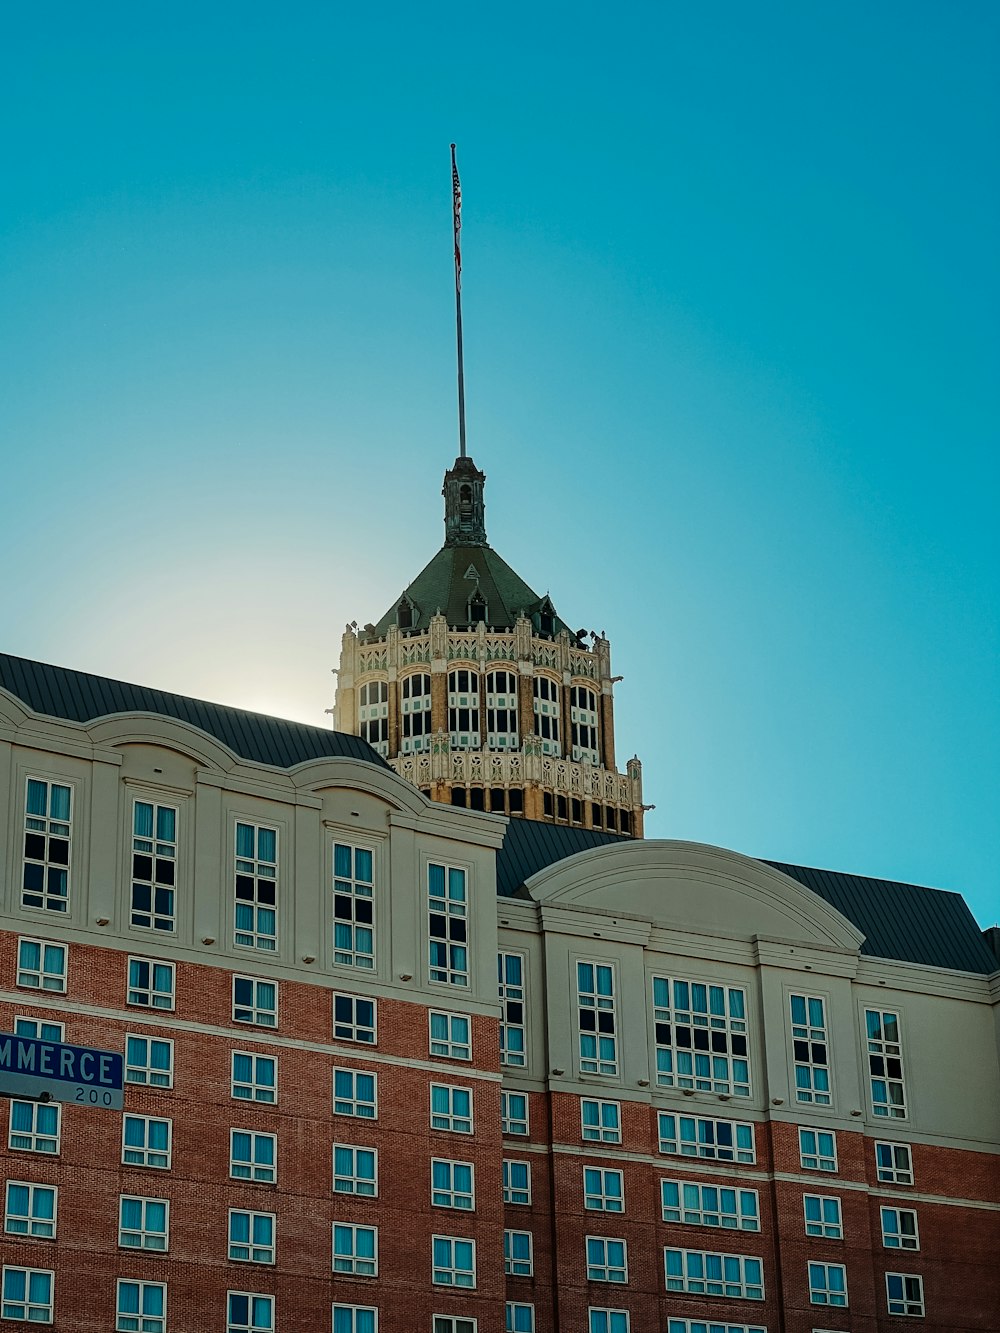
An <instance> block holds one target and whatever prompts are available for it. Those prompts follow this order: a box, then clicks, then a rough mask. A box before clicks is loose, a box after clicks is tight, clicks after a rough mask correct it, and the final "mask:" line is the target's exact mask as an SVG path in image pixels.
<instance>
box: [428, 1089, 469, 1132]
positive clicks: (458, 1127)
mask: <svg viewBox="0 0 1000 1333" xmlns="http://www.w3.org/2000/svg"><path fill="white" fill-rule="evenodd" d="M431 1129H445V1130H448V1131H449V1132H450V1133H452V1134H471V1133H472V1089H471V1088H455V1087H452V1086H451V1084H448V1083H432V1084H431Z"/></svg>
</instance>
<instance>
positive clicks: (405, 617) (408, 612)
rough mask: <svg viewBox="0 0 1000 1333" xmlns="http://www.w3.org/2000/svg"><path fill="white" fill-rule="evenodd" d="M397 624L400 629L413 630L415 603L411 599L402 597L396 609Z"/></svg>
mask: <svg viewBox="0 0 1000 1333" xmlns="http://www.w3.org/2000/svg"><path fill="white" fill-rule="evenodd" d="M396 624H397V625H398V626H399V628H400V629H412V628H413V603H412V602H411V601H410V599H409V597H401V598H400V601H399V605H398V606H397V607H396Z"/></svg>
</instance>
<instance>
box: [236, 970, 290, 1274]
mask: <svg viewBox="0 0 1000 1333" xmlns="http://www.w3.org/2000/svg"><path fill="white" fill-rule="evenodd" d="M238 981H249V982H250V984H251V986H252V998H251V1001H250V1003H249V1004H237V1002H236V983H237V982H238ZM261 986H271V987H273V989H274V1008H273V1009H264V1008H262V1007H261V1005H260V1003H259V999H258V993H259V988H260V987H261ZM280 993H281V987H280V986H279V985H278V982H277V981H272V980H271V978H270V977H251V976H248V975H247V974H246V973H245V972H235V973H234V974H233V1022H234V1023H239V1025H240V1027H258V1028H271V1029H275V1028H277V1026H278V999H279V996H280ZM237 1009H246V1010H249V1012H250V1013H251V1014H252V1015H253V1017H252V1018H237V1017H236V1010H237ZM262 1014H263V1015H264V1016H265V1018H267V1019H269V1020H270V1021H267V1022H261V1017H260V1016H261V1015H262ZM241 1294H242V1293H241Z"/></svg>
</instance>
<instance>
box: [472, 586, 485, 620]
mask: <svg viewBox="0 0 1000 1333" xmlns="http://www.w3.org/2000/svg"><path fill="white" fill-rule="evenodd" d="M486 610H487V607H486V598H485V597H484V596H483V594H482V593H481V592H480V591H479V589H478V588H476V591H475V592H474V593H473V594H472V596H471V597H470V598H469V605H468V613H469V624H470V625H485V624H486Z"/></svg>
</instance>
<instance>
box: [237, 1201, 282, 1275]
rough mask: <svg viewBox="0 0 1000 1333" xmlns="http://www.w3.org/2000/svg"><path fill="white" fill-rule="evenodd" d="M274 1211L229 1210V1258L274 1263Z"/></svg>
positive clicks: (247, 1262)
mask: <svg viewBox="0 0 1000 1333" xmlns="http://www.w3.org/2000/svg"><path fill="white" fill-rule="evenodd" d="M274 1222H275V1215H274V1213H255V1212H252V1211H251V1210H250V1209H247V1208H230V1210H229V1258H230V1259H232V1260H233V1261H234V1262H235V1263H244V1264H273V1263H274Z"/></svg>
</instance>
